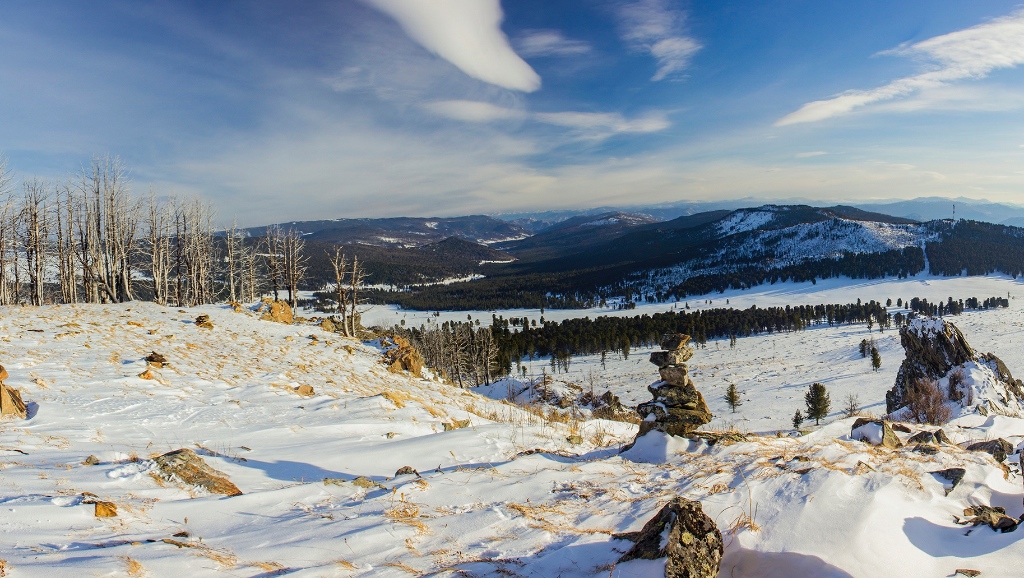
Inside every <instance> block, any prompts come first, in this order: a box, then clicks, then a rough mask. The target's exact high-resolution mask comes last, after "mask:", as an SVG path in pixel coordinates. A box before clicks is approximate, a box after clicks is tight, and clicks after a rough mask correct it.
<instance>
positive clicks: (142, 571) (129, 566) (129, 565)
mask: <svg viewBox="0 0 1024 578" xmlns="http://www.w3.org/2000/svg"><path fill="white" fill-rule="evenodd" d="M121 561H122V562H124V565H125V572H127V573H128V575H129V576H132V577H133V578H134V577H136V576H148V575H149V571H148V570H146V567H145V566H143V565H142V563H141V562H139V561H138V560H136V559H134V558H129V557H128V556H121Z"/></svg>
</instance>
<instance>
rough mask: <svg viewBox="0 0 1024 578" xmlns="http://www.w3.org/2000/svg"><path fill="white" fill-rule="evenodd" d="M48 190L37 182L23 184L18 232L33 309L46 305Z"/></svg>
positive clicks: (47, 186)
mask: <svg viewBox="0 0 1024 578" xmlns="http://www.w3.org/2000/svg"><path fill="white" fill-rule="evenodd" d="M49 188H50V185H49V184H47V183H45V182H43V181H41V180H39V179H32V180H29V181H25V183H24V184H23V189H24V196H23V198H22V204H21V211H20V216H21V218H20V219H19V221H20V227H19V228H20V231H19V232H20V237H21V246H22V249H23V251H24V253H25V269H26V272H27V273H28V279H29V303H31V304H32V305H42V304H43V303H44V302H45V296H44V293H43V287H44V284H45V277H44V276H45V273H46V257H47V240H48V237H49V230H48V228H49V218H48V208H47V201H48V200H49Z"/></svg>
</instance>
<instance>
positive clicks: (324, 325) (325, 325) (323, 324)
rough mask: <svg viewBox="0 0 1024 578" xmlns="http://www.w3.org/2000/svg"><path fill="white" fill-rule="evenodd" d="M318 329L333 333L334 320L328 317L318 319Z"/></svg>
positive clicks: (334, 328) (335, 328)
mask: <svg viewBox="0 0 1024 578" xmlns="http://www.w3.org/2000/svg"><path fill="white" fill-rule="evenodd" d="M320 329H323V330H324V331H326V332H328V333H334V332H335V330H337V327H335V326H334V322H333V321H331V320H330V319H326V318H325V319H323V320H321V321H320Z"/></svg>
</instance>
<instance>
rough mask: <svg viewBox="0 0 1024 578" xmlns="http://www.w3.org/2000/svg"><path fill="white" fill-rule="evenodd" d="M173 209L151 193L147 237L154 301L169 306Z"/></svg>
mask: <svg viewBox="0 0 1024 578" xmlns="http://www.w3.org/2000/svg"><path fill="white" fill-rule="evenodd" d="M172 217H173V214H172V213H171V208H170V206H169V205H168V203H161V202H159V201H157V198H156V194H155V193H153V192H152V191H150V193H149V210H148V211H147V213H146V236H147V241H148V243H149V271H150V275H151V276H152V277H153V301H155V302H157V303H159V304H160V305H167V300H168V297H169V293H170V277H171V218H172Z"/></svg>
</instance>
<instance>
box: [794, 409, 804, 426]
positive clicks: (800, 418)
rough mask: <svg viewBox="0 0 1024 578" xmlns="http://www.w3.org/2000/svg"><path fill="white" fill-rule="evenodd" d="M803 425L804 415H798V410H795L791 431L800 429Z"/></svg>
mask: <svg viewBox="0 0 1024 578" xmlns="http://www.w3.org/2000/svg"><path fill="white" fill-rule="evenodd" d="M803 423H804V414H802V413H800V410H796V413H795V414H793V429H800V426H801V425H802V424H803Z"/></svg>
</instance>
